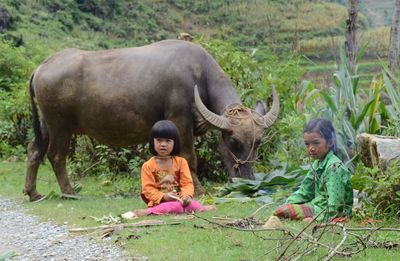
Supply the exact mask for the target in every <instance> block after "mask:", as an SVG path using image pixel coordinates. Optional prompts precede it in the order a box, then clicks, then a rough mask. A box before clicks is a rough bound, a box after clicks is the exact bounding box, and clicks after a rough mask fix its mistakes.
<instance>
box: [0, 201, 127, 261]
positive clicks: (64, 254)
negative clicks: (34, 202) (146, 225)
mask: <svg viewBox="0 0 400 261" xmlns="http://www.w3.org/2000/svg"><path fill="white" fill-rule="evenodd" d="M108 240H109V239H103V240H102V241H99V240H98V239H96V238H94V237H90V236H87V235H80V236H77V235H73V234H70V233H69V232H68V228H67V226H66V225H56V224H54V223H52V222H50V221H48V222H40V220H39V219H38V218H37V217H36V216H33V215H29V214H27V213H25V211H24V209H23V208H22V207H21V206H20V205H19V204H18V202H16V201H14V200H10V199H6V198H2V197H0V256H1V255H2V254H4V253H7V252H9V251H13V252H15V253H16V256H14V257H13V258H12V260H13V261H14V260H54V261H58V260H127V258H126V257H125V256H124V255H123V253H122V250H121V249H119V248H118V247H116V246H113V245H112V244H111V242H107V241H108Z"/></svg>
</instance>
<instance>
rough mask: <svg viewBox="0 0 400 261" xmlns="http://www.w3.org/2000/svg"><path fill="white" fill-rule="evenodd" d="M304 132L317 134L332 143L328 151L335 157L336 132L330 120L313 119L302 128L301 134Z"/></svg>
mask: <svg viewBox="0 0 400 261" xmlns="http://www.w3.org/2000/svg"><path fill="white" fill-rule="evenodd" d="M306 132H308V133H310V132H317V133H319V134H320V135H321V137H322V138H324V139H325V140H326V141H327V142H332V146H331V148H330V149H331V150H332V151H333V153H335V154H336V155H337V144H336V131H335V128H334V127H333V125H332V122H331V121H330V120H327V119H322V118H316V119H313V120H311V121H309V122H308V123H307V124H306V126H305V127H304V130H303V133H306Z"/></svg>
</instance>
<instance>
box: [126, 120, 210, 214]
mask: <svg viewBox="0 0 400 261" xmlns="http://www.w3.org/2000/svg"><path fill="white" fill-rule="evenodd" d="M149 142H150V152H151V154H153V155H154V156H153V157H152V158H150V159H149V160H148V161H147V162H145V163H144V164H143V166H142V171H141V179H142V193H141V196H142V199H143V200H144V202H146V204H147V206H148V208H147V209H138V210H135V211H129V212H126V213H124V214H122V217H123V218H125V219H131V218H135V217H139V216H144V215H151V214H154V215H162V214H181V213H185V212H192V211H195V212H197V211H210V210H214V209H215V207H214V206H202V205H201V204H200V203H199V202H197V201H196V200H193V193H194V186H193V182H192V176H191V174H190V170H189V166H188V163H187V161H186V160H185V159H184V158H182V157H179V156H177V155H178V154H179V152H180V140H179V131H178V129H177V127H176V126H175V124H174V123H173V122H171V121H168V120H162V121H158V122H156V123H155V124H154V126H153V127H152V129H151V132H150V140H149Z"/></svg>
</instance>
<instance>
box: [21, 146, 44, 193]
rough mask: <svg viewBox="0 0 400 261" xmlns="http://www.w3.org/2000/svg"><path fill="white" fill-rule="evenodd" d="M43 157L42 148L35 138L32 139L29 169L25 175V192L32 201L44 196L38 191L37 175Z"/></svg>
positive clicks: (29, 152) (29, 150)
mask: <svg viewBox="0 0 400 261" xmlns="http://www.w3.org/2000/svg"><path fill="white" fill-rule="evenodd" d="M42 159H43V156H42V155H40V149H39V148H38V144H36V142H35V140H32V141H31V142H30V143H29V145H28V161H27V171H26V176H25V188H24V190H23V193H24V194H25V195H28V196H29V200H30V201H36V200H39V199H41V198H42V195H40V194H39V193H38V192H37V191H36V177H37V172H38V169H39V165H40V163H41V161H42Z"/></svg>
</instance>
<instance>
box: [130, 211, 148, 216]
mask: <svg viewBox="0 0 400 261" xmlns="http://www.w3.org/2000/svg"><path fill="white" fill-rule="evenodd" d="M133 213H135V215H136V216H137V217H143V216H147V215H148V213H147V209H137V210H135V211H133Z"/></svg>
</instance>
